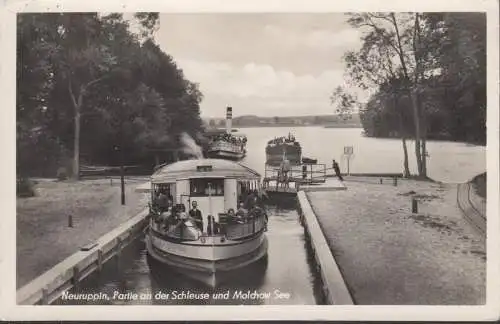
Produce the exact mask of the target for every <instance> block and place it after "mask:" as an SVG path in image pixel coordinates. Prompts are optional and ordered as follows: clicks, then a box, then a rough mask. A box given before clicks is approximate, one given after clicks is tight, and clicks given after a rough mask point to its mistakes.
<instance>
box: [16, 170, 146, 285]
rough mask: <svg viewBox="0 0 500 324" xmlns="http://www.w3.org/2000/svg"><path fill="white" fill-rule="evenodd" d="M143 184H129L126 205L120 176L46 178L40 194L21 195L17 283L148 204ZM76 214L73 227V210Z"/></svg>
mask: <svg viewBox="0 0 500 324" xmlns="http://www.w3.org/2000/svg"><path fill="white" fill-rule="evenodd" d="M138 184H140V182H137V181H130V183H127V185H126V205H125V206H122V205H121V200H120V186H119V182H118V181H113V185H111V184H110V181H109V180H104V179H102V180H85V181H80V182H77V183H72V182H55V181H43V182H40V183H39V184H38V185H37V192H38V195H37V196H36V197H32V198H22V199H18V200H17V240H16V242H17V282H16V285H17V288H20V287H22V286H23V285H25V284H27V283H28V282H29V281H31V280H33V279H34V278H36V277H37V276H39V275H41V274H42V273H44V272H45V271H47V270H49V269H50V268H51V267H53V266H54V265H56V264H57V263H59V262H60V261H62V260H64V259H65V258H67V257H68V256H70V255H71V254H73V253H75V252H76V251H77V250H78V249H79V248H80V247H81V246H84V245H86V244H88V243H90V242H92V241H94V240H95V239H97V238H99V237H100V236H102V235H103V234H105V233H107V232H108V231H110V230H111V229H113V228H115V227H117V226H118V225H120V224H121V223H123V222H125V221H126V220H128V219H129V218H131V217H133V216H134V215H136V214H137V213H138V212H139V211H141V210H142V209H143V208H144V207H146V206H147V201H146V200H145V197H144V194H140V193H136V192H134V189H135V187H136V186H137V185H138ZM69 214H71V215H73V226H74V227H73V228H70V227H68V215H69Z"/></svg>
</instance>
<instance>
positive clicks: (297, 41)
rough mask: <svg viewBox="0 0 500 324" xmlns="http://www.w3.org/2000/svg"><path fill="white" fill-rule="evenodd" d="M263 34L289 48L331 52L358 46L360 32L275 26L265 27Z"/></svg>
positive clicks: (349, 29) (344, 29)
mask: <svg viewBox="0 0 500 324" xmlns="http://www.w3.org/2000/svg"><path fill="white" fill-rule="evenodd" d="M264 31H265V33H266V34H267V35H268V36H269V37H271V38H273V39H274V40H275V41H277V42H280V43H281V44H283V45H285V46H289V47H297V46H306V47H310V48H314V49H316V50H332V49H335V48H346V47H352V46H358V45H359V44H360V42H359V39H360V37H361V33H360V31H358V30H356V29H352V28H343V29H340V30H336V31H333V30H330V29H308V30H297V29H285V28H282V27H280V26H276V25H266V26H265V27H264Z"/></svg>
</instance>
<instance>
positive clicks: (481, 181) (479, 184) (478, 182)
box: [471, 172, 487, 199]
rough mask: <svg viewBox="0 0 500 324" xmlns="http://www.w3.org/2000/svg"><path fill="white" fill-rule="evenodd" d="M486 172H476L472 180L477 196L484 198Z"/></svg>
mask: <svg viewBox="0 0 500 324" xmlns="http://www.w3.org/2000/svg"><path fill="white" fill-rule="evenodd" d="M486 178H487V177H486V172H484V173H481V174H478V175H477V176H475V177H474V178H473V179H472V180H471V183H472V186H473V187H474V189H475V190H476V193H477V195H478V196H480V197H482V198H484V199H486V181H487V180H486Z"/></svg>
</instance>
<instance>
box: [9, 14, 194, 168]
mask: <svg viewBox="0 0 500 324" xmlns="http://www.w3.org/2000/svg"><path fill="white" fill-rule="evenodd" d="M17 17H18V19H17V29H18V33H17V44H18V46H17V91H18V92H17V107H16V108H17V174H18V176H19V177H21V178H22V177H26V176H48V177H55V176H56V175H61V177H62V175H64V174H65V173H66V174H68V175H72V176H73V177H74V178H78V170H79V169H80V163H82V164H90V165H119V164H120V162H121V161H122V160H123V162H124V164H125V165H138V164H143V165H147V166H152V165H154V163H155V155H157V154H158V153H159V154H164V155H165V154H166V153H165V152H164V150H165V149H171V150H175V149H178V148H180V147H181V146H182V143H181V135H182V133H183V132H186V133H187V134H188V135H190V136H191V137H192V138H194V139H195V140H197V141H198V142H201V141H202V139H203V137H202V136H201V131H202V121H201V118H200V108H199V104H200V102H201V100H202V94H201V92H200V91H199V89H198V85H197V84H195V83H193V82H191V81H189V80H187V79H186V78H185V77H184V74H183V72H182V70H181V69H180V68H179V67H178V66H177V64H176V63H175V61H174V59H173V58H172V57H171V56H170V55H168V54H166V53H164V52H163V51H162V50H161V49H160V47H159V46H158V45H157V44H156V43H155V42H154V41H153V34H154V32H155V31H156V29H157V27H158V24H159V22H158V14H155V13H139V14H136V15H135V16H134V19H136V20H137V21H139V23H140V25H141V26H142V29H141V33H140V35H137V34H135V33H132V32H130V30H129V22H128V21H126V20H124V19H123V16H122V14H107V15H99V14H96V13H22V14H19V15H18V16H17ZM158 150H160V151H158ZM58 170H59V171H58ZM63 178H64V177H63Z"/></svg>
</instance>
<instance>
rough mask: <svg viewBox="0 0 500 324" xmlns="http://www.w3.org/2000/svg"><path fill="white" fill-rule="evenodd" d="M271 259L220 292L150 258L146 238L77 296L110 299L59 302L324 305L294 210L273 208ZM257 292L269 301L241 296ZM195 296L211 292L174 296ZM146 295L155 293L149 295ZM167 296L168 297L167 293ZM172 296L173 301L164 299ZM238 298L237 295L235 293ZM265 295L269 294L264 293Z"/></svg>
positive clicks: (92, 278) (108, 267)
mask: <svg viewBox="0 0 500 324" xmlns="http://www.w3.org/2000/svg"><path fill="white" fill-rule="evenodd" d="M269 211H270V217H269V226H268V227H269V230H268V232H267V237H268V239H269V249H268V256H267V258H266V259H263V260H261V261H260V262H258V263H256V264H254V265H252V266H250V267H247V268H246V269H245V273H244V274H242V278H241V280H233V281H232V282H230V283H228V284H226V285H224V286H221V287H218V288H217V290H216V291H213V290H211V289H210V288H208V287H204V286H202V285H200V284H198V283H197V282H196V281H194V280H192V279H189V278H187V277H183V276H181V275H178V274H176V273H174V272H172V271H171V270H170V269H169V268H168V267H166V266H164V265H162V264H159V263H157V262H155V261H154V260H150V258H149V257H148V256H147V253H146V249H145V244H144V240H143V239H138V240H136V241H135V242H133V243H132V244H131V245H129V246H128V247H127V248H126V249H125V250H124V251H123V252H122V255H121V256H120V258H115V259H112V260H111V261H109V262H108V263H107V264H106V265H105V267H104V268H103V270H102V272H101V273H100V274H98V273H95V274H93V275H91V277H89V278H88V279H86V280H85V281H84V282H83V285H82V286H81V287H80V288H79V289H78V290H73V291H72V292H71V293H80V294H81V293H103V294H106V295H107V296H109V299H110V300H100V301H97V302H82V303H80V302H75V301H72V300H71V301H70V300H59V301H58V302H57V303H56V304H64V305H75V304H105V305H106V304H113V305H126V304H129V305H138V304H140V305H145V304H146V305H147V304H155V305H167V304H185V305H193V304H194V305H203V304H221V305H224V304H226V305H228V304H229V305H250V304H271V305H280V304H295V305H297V304H298V305H315V304H320V303H321V295H320V294H319V291H320V290H319V289H318V287H319V281H318V278H317V277H316V275H315V274H314V272H313V263H312V260H311V259H310V257H309V256H308V254H307V251H306V242H305V238H304V231H303V228H302V227H301V226H300V224H299V221H298V215H297V212H296V211H295V210H293V209H282V208H279V207H277V206H274V207H273V206H271V207H270V208H269ZM248 291H250V292H253V291H257V292H258V293H261V294H266V293H267V294H269V297H265V296H264V298H255V299H244V298H243V297H242V296H241V295H238V293H239V292H242V293H246V292H248ZM115 292H116V293H122V294H127V293H131V294H134V293H135V294H137V296H141V294H143V296H144V297H145V299H144V300H133V299H132V298H130V297H133V296H132V295H130V294H129V295H128V296H129V298H125V299H122V300H120V298H121V297H126V295H122V296H119V295H117V296H116V298H115V299H113V296H114V294H115ZM182 292H184V293H185V294H187V293H193V294H197V296H199V297H202V296H203V295H202V294H208V295H209V296H210V298H209V299H208V300H199V299H195V298H185V299H182V300H179V299H176V300H173V298H174V297H173V296H176V297H177V298H179V297H181V296H182V295H180V294H181V293H182ZM214 293H222V294H223V295H224V294H226V295H228V296H229V298H227V299H226V298H222V299H214V298H213V296H214ZM146 294H149V295H148V296H147V295H146ZM161 294H163V295H161ZM167 294H169V299H163V298H162V296H163V297H165V296H166V295H167ZM235 294H236V295H235ZM261 296H263V295H261Z"/></svg>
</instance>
